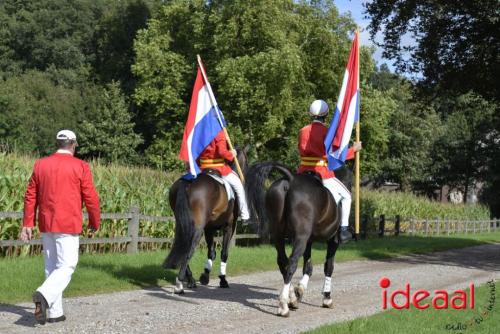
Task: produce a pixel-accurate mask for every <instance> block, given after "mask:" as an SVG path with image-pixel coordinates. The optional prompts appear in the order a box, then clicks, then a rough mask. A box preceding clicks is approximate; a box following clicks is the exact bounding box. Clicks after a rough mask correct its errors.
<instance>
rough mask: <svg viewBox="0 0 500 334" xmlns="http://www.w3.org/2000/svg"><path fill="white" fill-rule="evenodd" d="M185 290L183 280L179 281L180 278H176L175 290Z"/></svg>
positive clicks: (177, 291)
mask: <svg viewBox="0 0 500 334" xmlns="http://www.w3.org/2000/svg"><path fill="white" fill-rule="evenodd" d="M183 290H184V286H183V285H182V282H181V281H179V278H178V277H176V278H175V287H174V292H176V293H179V292H181V291H183Z"/></svg>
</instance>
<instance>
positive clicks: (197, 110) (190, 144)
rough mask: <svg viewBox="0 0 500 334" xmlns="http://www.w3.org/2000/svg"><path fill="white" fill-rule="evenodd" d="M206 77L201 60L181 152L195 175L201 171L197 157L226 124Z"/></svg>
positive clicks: (181, 156)
mask: <svg viewBox="0 0 500 334" xmlns="http://www.w3.org/2000/svg"><path fill="white" fill-rule="evenodd" d="M205 78H206V75H205V70H204V68H203V65H202V64H201V62H200V64H199V67H198V73H197V74H196V81H195V83H194V87H193V95H192V96H191V105H190V107H189V115H188V119H187V122H186V127H185V128H184V137H183V138H182V144H181V151H180V153H179V158H180V159H181V160H183V161H186V162H189V172H190V174H191V175H192V176H193V177H196V176H197V175H198V174H199V173H200V171H201V170H200V167H199V166H198V164H197V162H196V159H198V157H199V156H200V154H201V153H202V152H203V150H204V149H205V148H206V147H207V146H208V144H210V142H212V140H214V138H215V137H216V136H217V134H218V133H219V132H220V131H221V130H222V129H223V128H224V127H225V126H226V122H225V120H224V116H223V115H222V112H221V110H220V109H219V106H218V105H217V102H216V100H215V96H214V95H213V92H212V88H211V87H210V83H209V82H208V80H205Z"/></svg>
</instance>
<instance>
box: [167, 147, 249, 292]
mask: <svg viewBox="0 0 500 334" xmlns="http://www.w3.org/2000/svg"><path fill="white" fill-rule="evenodd" d="M247 151H248V147H245V148H244V149H243V150H239V149H237V152H238V154H237V159H238V161H239V163H240V166H241V167H242V169H243V171H244V170H246V168H247ZM233 169H234V168H233ZM208 173H216V174H218V172H216V171H215V170H205V171H204V172H203V173H201V174H199V175H198V176H197V177H196V178H195V179H194V180H192V181H187V180H184V179H183V178H180V179H178V180H177V181H175V182H174V184H173V185H172V187H171V188H170V191H169V204H170V207H171V208H172V210H173V211H174V216H175V237H174V243H173V246H172V248H171V250H170V253H169V254H168V256H167V257H166V258H165V261H164V262H163V267H164V268H166V269H176V268H177V267H179V273H178V275H177V277H176V280H175V287H174V293H176V294H183V293H184V285H183V282H187V287H188V288H190V289H191V288H196V280H195V279H194V278H193V274H192V272H191V269H190V268H189V261H190V260H191V257H192V256H193V253H194V251H195V249H196V247H197V246H198V244H199V242H200V239H201V237H202V235H203V233H204V234H205V240H206V243H207V247H208V255H207V261H206V264H205V268H204V272H203V273H202V274H201V276H200V279H199V280H200V283H201V284H202V285H207V284H208V283H209V280H210V271H211V270H212V263H213V261H214V260H215V256H216V251H215V244H214V235H215V233H216V231H218V230H222V232H223V238H222V251H221V267H220V275H219V279H220V282H219V286H220V287H221V288H229V283H228V282H227V280H226V263H227V259H228V255H229V254H228V251H229V246H230V241H231V238H232V237H233V234H234V232H235V230H236V220H237V218H238V216H239V206H238V201H237V197H236V196H235V199H234V200H233V199H232V200H228V196H227V193H226V189H225V187H224V185H222V184H221V183H220V182H218V181H217V180H215V179H214V178H213V177H211V176H210V175H208ZM218 176H220V175H218Z"/></svg>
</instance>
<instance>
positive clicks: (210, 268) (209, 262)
mask: <svg viewBox="0 0 500 334" xmlns="http://www.w3.org/2000/svg"><path fill="white" fill-rule="evenodd" d="M212 265H213V262H212V260H211V259H207V262H205V269H207V270H208V271H212Z"/></svg>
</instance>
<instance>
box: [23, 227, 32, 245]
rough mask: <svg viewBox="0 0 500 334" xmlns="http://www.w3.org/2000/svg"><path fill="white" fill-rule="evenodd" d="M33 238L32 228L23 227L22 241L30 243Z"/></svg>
mask: <svg viewBox="0 0 500 334" xmlns="http://www.w3.org/2000/svg"><path fill="white" fill-rule="evenodd" d="M31 236H32V228H31V227H23V229H22V230H21V240H22V241H24V242H28V241H30V240H31Z"/></svg>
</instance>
